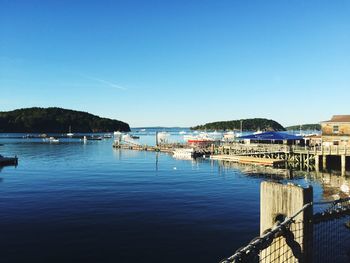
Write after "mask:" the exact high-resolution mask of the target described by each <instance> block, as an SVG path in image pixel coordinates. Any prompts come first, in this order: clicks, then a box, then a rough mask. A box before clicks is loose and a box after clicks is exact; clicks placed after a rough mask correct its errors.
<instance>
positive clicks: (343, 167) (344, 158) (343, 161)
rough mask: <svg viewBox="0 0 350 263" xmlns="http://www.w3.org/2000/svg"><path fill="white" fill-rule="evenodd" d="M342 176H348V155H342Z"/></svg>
mask: <svg viewBox="0 0 350 263" xmlns="http://www.w3.org/2000/svg"><path fill="white" fill-rule="evenodd" d="M341 174H342V175H345V174H346V155H345V154H342V155H341Z"/></svg>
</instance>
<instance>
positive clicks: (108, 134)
mask: <svg viewBox="0 0 350 263" xmlns="http://www.w3.org/2000/svg"><path fill="white" fill-rule="evenodd" d="M103 138H105V139H110V138H112V134H110V133H106V134H104V135H103Z"/></svg>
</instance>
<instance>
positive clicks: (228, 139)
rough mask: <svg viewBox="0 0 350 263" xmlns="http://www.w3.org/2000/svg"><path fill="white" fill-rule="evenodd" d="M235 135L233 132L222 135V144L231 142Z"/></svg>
mask: <svg viewBox="0 0 350 263" xmlns="http://www.w3.org/2000/svg"><path fill="white" fill-rule="evenodd" d="M235 137H236V136H235V133H234V132H233V131H229V132H226V133H224V138H223V141H224V142H232V141H234V140H235Z"/></svg>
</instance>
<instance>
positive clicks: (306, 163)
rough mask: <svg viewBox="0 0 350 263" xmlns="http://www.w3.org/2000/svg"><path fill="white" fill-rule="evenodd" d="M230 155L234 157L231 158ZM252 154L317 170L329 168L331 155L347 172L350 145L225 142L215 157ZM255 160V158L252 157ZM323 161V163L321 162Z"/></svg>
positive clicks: (342, 169)
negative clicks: (310, 145)
mask: <svg viewBox="0 0 350 263" xmlns="http://www.w3.org/2000/svg"><path fill="white" fill-rule="evenodd" d="M230 156H232V157H234V158H231V157H230ZM243 156H247V157H248V156H250V157H254V158H258V159H261V160H263V161H262V163H264V162H267V163H269V162H268V160H271V162H270V163H272V164H273V160H275V161H276V162H277V160H280V161H284V162H285V163H286V165H287V166H289V167H291V168H297V167H299V168H300V169H306V170H316V171H319V170H320V169H321V167H322V169H323V170H325V169H327V167H328V163H329V161H330V157H335V158H338V159H339V160H340V167H339V168H340V170H341V173H342V174H345V173H346V168H347V165H348V164H347V161H348V160H347V159H349V157H350V146H339V145H332V146H314V147H309V146H296V145H292V146H289V145H279V144H242V143H232V144H224V145H222V146H219V147H217V148H216V149H215V151H214V155H213V156H212V158H213V159H221V160H230V159H231V160H232V161H236V160H239V158H238V157H240V158H241V157H243ZM252 160H254V159H252ZM321 161H322V163H321ZM277 163H278V162H277Z"/></svg>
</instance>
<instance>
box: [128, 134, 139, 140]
mask: <svg viewBox="0 0 350 263" xmlns="http://www.w3.org/2000/svg"><path fill="white" fill-rule="evenodd" d="M130 137H131V138H132V139H136V140H137V139H140V136H136V135H130Z"/></svg>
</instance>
